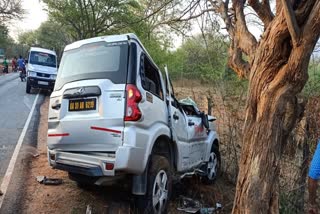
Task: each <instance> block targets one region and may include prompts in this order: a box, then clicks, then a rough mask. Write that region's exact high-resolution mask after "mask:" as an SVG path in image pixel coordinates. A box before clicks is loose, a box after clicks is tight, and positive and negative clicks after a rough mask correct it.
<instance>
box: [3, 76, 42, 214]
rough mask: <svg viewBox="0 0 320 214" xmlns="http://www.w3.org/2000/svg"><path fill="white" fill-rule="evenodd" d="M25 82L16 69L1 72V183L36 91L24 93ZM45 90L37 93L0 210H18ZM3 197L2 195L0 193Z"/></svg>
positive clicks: (15, 211) (34, 150) (34, 142)
mask: <svg viewBox="0 0 320 214" xmlns="http://www.w3.org/2000/svg"><path fill="white" fill-rule="evenodd" d="M25 84H26V83H25V82H21V81H20V78H19V75H18V73H10V74H7V75H4V76H0V186H1V183H2V181H3V177H4V175H5V173H6V170H7V168H8V165H9V162H10V160H11V157H12V155H13V152H14V150H15V147H16V145H17V142H18V139H19V137H20V135H21V132H22V129H23V127H24V125H25V123H26V120H27V118H28V115H29V113H30V110H31V108H32V105H33V103H34V101H35V98H36V96H37V94H38V93H40V92H39V91H38V90H33V94H26V92H25V87H26V85H25ZM44 97H45V94H42V93H41V94H40V95H39V98H38V100H37V104H36V107H35V111H34V113H33V114H32V117H31V122H30V124H29V126H28V129H27V132H26V135H25V137H24V139H23V142H22V147H21V150H20V153H19V154H18V158H17V161H16V164H15V167H14V171H13V176H12V179H11V181H10V184H9V187H8V189H7V192H6V195H5V197H4V198H2V199H3V204H2V206H1V207H0V213H1V214H2V213H21V210H19V204H20V199H22V197H23V188H24V186H23V180H24V176H25V173H27V171H28V163H29V162H30V161H28V158H30V157H32V155H33V154H34V153H36V149H32V148H36V145H37V142H36V141H37V129H38V121H39V108H40V105H41V103H42V102H43V100H44ZM0 197H3V196H0Z"/></svg>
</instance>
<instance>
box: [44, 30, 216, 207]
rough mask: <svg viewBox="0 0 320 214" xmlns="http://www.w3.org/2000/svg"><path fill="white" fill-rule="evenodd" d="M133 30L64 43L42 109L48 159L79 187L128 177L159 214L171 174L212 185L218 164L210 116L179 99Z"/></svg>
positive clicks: (139, 199) (143, 202) (139, 200)
mask: <svg viewBox="0 0 320 214" xmlns="http://www.w3.org/2000/svg"><path fill="white" fill-rule="evenodd" d="M172 89H173V88H172V84H171V82H170V79H169V77H168V72H167V71H166V77H165V78H164V79H163V78H162V73H161V72H160V70H159V68H158V67H157V66H156V64H155V63H154V62H153V60H152V59H151V57H150V55H149V54H148V52H147V51H146V49H145V48H144V47H143V45H142V44H141V42H140V41H139V39H138V38H137V37H136V36H135V35H134V34H124V35H114V36H105V37H96V38H91V39H87V40H81V41H77V42H75V43H72V44H70V45H68V46H66V48H65V50H64V53H63V57H62V60H61V64H60V68H59V72H58V76H57V80H56V85H55V88H54V91H53V92H52V94H51V97H50V107H49V108H50V109H49V115H48V141H47V142H48V161H49V164H50V165H51V166H52V167H53V168H55V169H60V170H65V171H67V172H69V177H70V178H71V179H72V180H75V181H76V182H78V184H79V185H87V184H96V185H108V184H110V183H113V182H115V181H117V180H118V179H121V178H125V179H128V177H129V178H130V181H132V182H131V183H132V193H133V195H135V199H136V205H137V207H138V208H140V209H141V210H143V211H144V212H145V213H166V210H167V207H168V201H169V199H170V195H171V191H172V182H173V180H175V179H179V178H183V177H185V176H188V175H193V174H199V175H200V176H201V177H202V180H203V181H204V182H206V183H212V182H213V181H214V179H215V178H216V176H217V171H218V169H219V166H220V154H219V144H218V134H217V132H216V129H215V125H214V120H215V118H214V117H212V116H209V118H208V116H207V115H206V114H204V113H202V112H200V111H199V110H198V109H197V107H196V105H194V104H192V103H191V104H190V103H189V102H179V101H177V99H176V98H175V95H174V92H173V90H172Z"/></svg>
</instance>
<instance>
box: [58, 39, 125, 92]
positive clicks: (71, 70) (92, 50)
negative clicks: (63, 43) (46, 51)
mask: <svg viewBox="0 0 320 214" xmlns="http://www.w3.org/2000/svg"><path fill="white" fill-rule="evenodd" d="M127 61H128V43H126V42H123V43H107V42H96V43H91V44H86V45H82V46H81V47H79V48H77V49H73V50H70V51H65V52H64V53H63V56H62V59H61V63H60V68H59V71H58V77H57V80H56V84H55V90H59V89H61V87H62V86H63V85H64V84H66V83H68V82H73V81H77V80H86V79H109V80H111V81H112V82H113V83H116V84H121V83H125V82H126V78H127Z"/></svg>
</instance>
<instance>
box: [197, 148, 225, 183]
mask: <svg viewBox="0 0 320 214" xmlns="http://www.w3.org/2000/svg"><path fill="white" fill-rule="evenodd" d="M220 170H221V157H220V152H219V147H218V146H217V145H215V144H213V145H212V149H211V151H210V156H209V160H208V162H207V163H206V164H205V165H204V168H203V171H204V172H206V176H203V177H202V182H203V183H204V184H208V185H210V184H213V183H214V181H215V180H216V179H217V177H218V176H219V174H220Z"/></svg>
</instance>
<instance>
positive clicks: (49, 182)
mask: <svg viewBox="0 0 320 214" xmlns="http://www.w3.org/2000/svg"><path fill="white" fill-rule="evenodd" d="M37 181H38V182H39V183H40V184H44V185H60V184H62V182H63V181H62V179H60V178H47V177H46V176H43V175H42V176H37Z"/></svg>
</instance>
